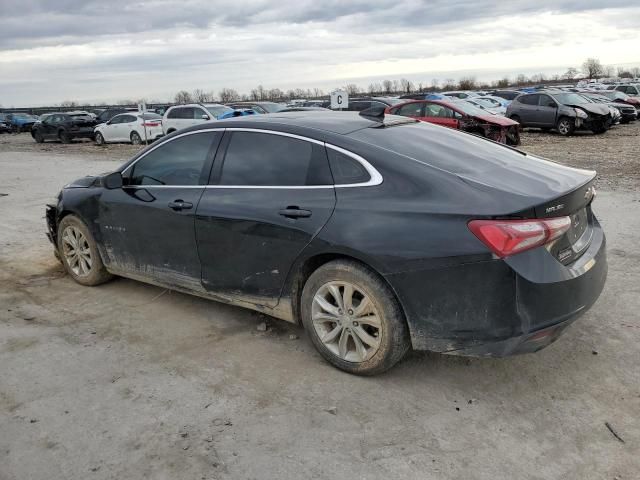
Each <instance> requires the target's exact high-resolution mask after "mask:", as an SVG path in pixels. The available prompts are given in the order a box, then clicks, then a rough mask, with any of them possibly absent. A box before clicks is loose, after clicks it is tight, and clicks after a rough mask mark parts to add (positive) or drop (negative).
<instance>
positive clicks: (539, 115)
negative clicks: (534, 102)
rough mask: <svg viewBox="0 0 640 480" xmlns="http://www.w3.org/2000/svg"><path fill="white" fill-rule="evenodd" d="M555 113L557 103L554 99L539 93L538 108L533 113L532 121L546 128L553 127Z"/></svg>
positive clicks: (556, 112)
mask: <svg viewBox="0 0 640 480" xmlns="http://www.w3.org/2000/svg"><path fill="white" fill-rule="evenodd" d="M557 114H558V104H557V103H556V101H555V100H554V99H553V98H551V97H550V96H549V95H545V94H541V95H539V96H538V108H537V110H536V113H535V115H534V121H535V123H536V125H539V126H541V127H547V128H553V127H555V125H556V117H557Z"/></svg>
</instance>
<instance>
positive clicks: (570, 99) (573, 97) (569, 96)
mask: <svg viewBox="0 0 640 480" xmlns="http://www.w3.org/2000/svg"><path fill="white" fill-rule="evenodd" d="M553 96H554V98H555V99H556V100H557V101H559V102H560V103H564V104H565V105H580V104H583V103H592V102H591V101H590V100H589V99H588V98H587V97H583V96H582V95H578V94H577V93H554V94H553Z"/></svg>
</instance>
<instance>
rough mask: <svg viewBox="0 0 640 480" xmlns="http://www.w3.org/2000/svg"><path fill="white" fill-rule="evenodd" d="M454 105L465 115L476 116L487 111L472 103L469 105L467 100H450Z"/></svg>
mask: <svg viewBox="0 0 640 480" xmlns="http://www.w3.org/2000/svg"><path fill="white" fill-rule="evenodd" d="M451 104H452V105H453V106H454V107H457V108H458V110H462V111H463V112H464V113H466V114H467V115H472V116H478V115H487V112H486V111H484V110H482V109H481V108H478V107H476V106H474V105H471V104H470V103H469V102H455V103H454V102H451Z"/></svg>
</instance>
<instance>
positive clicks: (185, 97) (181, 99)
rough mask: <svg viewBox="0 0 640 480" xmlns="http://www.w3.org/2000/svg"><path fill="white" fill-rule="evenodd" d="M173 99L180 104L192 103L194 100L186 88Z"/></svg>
mask: <svg viewBox="0 0 640 480" xmlns="http://www.w3.org/2000/svg"><path fill="white" fill-rule="evenodd" d="M173 101H174V102H175V103H178V104H185V103H191V102H192V101H193V100H192V99H191V94H190V93H189V92H187V91H186V90H180V91H179V92H178V93H176V96H175V97H174V98H173Z"/></svg>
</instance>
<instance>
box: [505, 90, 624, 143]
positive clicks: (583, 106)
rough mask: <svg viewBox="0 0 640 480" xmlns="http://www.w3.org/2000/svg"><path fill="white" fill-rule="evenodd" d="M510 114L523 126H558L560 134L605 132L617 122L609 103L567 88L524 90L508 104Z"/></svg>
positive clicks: (544, 127)
mask: <svg viewBox="0 0 640 480" xmlns="http://www.w3.org/2000/svg"><path fill="white" fill-rule="evenodd" d="M507 117H509V118H510V119H512V120H515V121H516V122H518V123H520V124H521V125H522V126H523V127H537V128H542V129H543V130H551V129H556V130H557V131H558V133H559V134H560V135H571V134H572V133H573V132H575V131H576V130H591V131H592V132H593V133H596V134H597V133H604V132H606V131H607V129H608V128H609V127H610V126H611V124H612V122H613V117H612V115H611V110H610V109H609V107H608V106H607V105H603V104H599V103H595V102H592V101H591V100H589V99H588V98H586V97H584V96H583V95H580V94H578V93H571V92H563V91H539V92H537V93H523V94H522V95H519V96H518V97H516V98H515V99H514V100H513V102H511V104H510V105H509V106H508V107H507Z"/></svg>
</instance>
